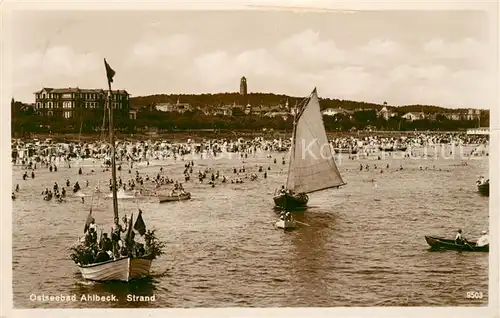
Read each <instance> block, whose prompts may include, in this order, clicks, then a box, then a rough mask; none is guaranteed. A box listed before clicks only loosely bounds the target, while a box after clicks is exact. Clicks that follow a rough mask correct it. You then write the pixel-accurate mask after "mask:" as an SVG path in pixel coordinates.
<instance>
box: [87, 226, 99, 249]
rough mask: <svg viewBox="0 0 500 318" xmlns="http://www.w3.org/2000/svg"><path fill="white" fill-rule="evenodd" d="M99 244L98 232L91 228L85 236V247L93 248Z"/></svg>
mask: <svg viewBox="0 0 500 318" xmlns="http://www.w3.org/2000/svg"><path fill="white" fill-rule="evenodd" d="M96 244H97V232H96V230H95V227H92V228H91V227H89V230H88V231H87V233H86V234H85V245H86V246H89V247H90V246H93V245H96Z"/></svg>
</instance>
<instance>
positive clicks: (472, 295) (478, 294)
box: [467, 292, 483, 299]
mask: <svg viewBox="0 0 500 318" xmlns="http://www.w3.org/2000/svg"><path fill="white" fill-rule="evenodd" d="M467 298H472V299H481V298H483V293H482V292H467Z"/></svg>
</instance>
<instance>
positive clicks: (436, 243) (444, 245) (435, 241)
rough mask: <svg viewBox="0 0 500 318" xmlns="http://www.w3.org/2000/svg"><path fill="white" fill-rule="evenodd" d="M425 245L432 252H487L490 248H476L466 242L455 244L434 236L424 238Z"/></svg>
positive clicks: (472, 243) (452, 241) (487, 246)
mask: <svg viewBox="0 0 500 318" xmlns="http://www.w3.org/2000/svg"><path fill="white" fill-rule="evenodd" d="M425 240H426V241H427V244H429V246H430V247H431V249H434V250H454V251H464V252H489V250H490V246H489V245H484V246H476V243H474V242H469V241H467V242H466V243H465V244H457V243H456V242H455V240H450V239H444V238H440V237H434V236H427V235H426V236H425Z"/></svg>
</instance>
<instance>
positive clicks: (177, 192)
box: [170, 181, 187, 197]
mask: <svg viewBox="0 0 500 318" xmlns="http://www.w3.org/2000/svg"><path fill="white" fill-rule="evenodd" d="M186 194H187V192H186V191H185V190H184V187H183V186H182V183H179V182H177V181H175V184H174V188H173V189H172V191H171V192H170V196H172V197H174V196H181V195H186Z"/></svg>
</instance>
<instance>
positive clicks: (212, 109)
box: [155, 100, 481, 121]
mask: <svg viewBox="0 0 500 318" xmlns="http://www.w3.org/2000/svg"><path fill="white" fill-rule="evenodd" d="M155 108H156V110H158V111H162V112H177V113H184V112H188V111H195V110H197V109H196V108H195V107H192V106H191V105H190V104H188V103H181V102H180V101H179V100H177V103H159V104H156V105H155ZM198 110H199V111H201V112H203V113H204V114H205V115H211V116H233V115H234V114H235V113H237V112H238V113H240V114H245V115H257V116H265V117H271V118H273V117H278V116H280V117H282V118H283V119H284V120H286V119H287V118H288V117H289V116H293V114H294V110H295V108H294V107H291V108H290V107H289V105H288V101H287V102H286V103H285V105H276V106H265V105H259V106H252V105H250V104H247V105H237V104H236V103H233V104H232V105H222V106H206V107H204V108H203V109H201V108H200V109H198ZM363 110H371V109H356V110H348V109H344V108H327V109H324V110H323V111H322V113H323V115H324V116H338V115H340V116H348V117H351V118H352V116H353V114H354V113H355V112H356V111H363ZM377 115H378V117H380V118H384V119H386V120H389V119H390V118H391V117H396V116H398V115H400V113H398V112H396V111H395V110H394V108H391V107H389V106H386V105H384V107H382V109H380V110H379V111H378V112H377ZM439 115H442V116H443V117H445V118H447V119H448V120H478V119H479V118H480V116H481V110H480V109H461V110H457V111H455V112H447V113H424V112H408V113H405V114H403V115H401V118H404V119H406V120H408V121H415V120H422V119H430V120H436V118H437V117H438V116H439Z"/></svg>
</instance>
